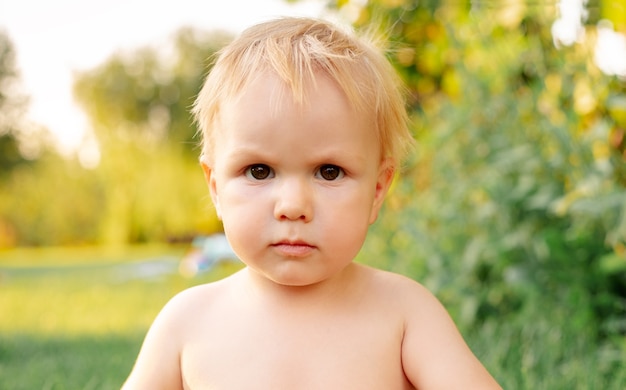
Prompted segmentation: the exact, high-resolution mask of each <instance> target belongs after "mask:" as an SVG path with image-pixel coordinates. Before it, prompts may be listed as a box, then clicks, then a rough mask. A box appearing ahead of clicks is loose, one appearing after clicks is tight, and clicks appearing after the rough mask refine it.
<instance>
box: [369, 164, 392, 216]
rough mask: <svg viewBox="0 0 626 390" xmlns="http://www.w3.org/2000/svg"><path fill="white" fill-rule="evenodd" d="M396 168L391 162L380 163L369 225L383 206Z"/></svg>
mask: <svg viewBox="0 0 626 390" xmlns="http://www.w3.org/2000/svg"><path fill="white" fill-rule="evenodd" d="M395 173H396V168H395V165H394V163H393V160H391V159H390V158H386V159H384V160H383V161H381V162H380V165H379V166H378V176H377V178H376V189H375V192H374V203H373V204H372V211H371V213H370V219H369V223H370V224H373V223H374V222H375V221H376V218H378V212H379V211H380V208H381V207H382V205H383V201H384V200H385V196H386V195H387V191H389V187H390V186H391V183H392V182H393V178H394V174H395Z"/></svg>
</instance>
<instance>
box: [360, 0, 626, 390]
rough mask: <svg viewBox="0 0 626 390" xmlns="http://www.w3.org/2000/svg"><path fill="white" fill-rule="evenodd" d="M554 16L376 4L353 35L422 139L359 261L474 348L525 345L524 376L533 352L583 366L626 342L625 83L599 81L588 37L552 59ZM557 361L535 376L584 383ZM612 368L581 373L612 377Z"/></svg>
mask: <svg viewBox="0 0 626 390" xmlns="http://www.w3.org/2000/svg"><path fill="white" fill-rule="evenodd" d="M470 7H471V8H470ZM555 16H556V13H555V8H554V6H553V5H551V4H544V3H524V2H514V3H510V2H477V3H473V4H472V5H470V4H469V3H468V4H465V3H462V2H461V3H459V2H442V3H439V2H415V1H384V0H378V1H374V0H372V1H369V2H368V3H367V5H366V6H365V7H364V8H363V9H362V12H361V16H360V18H359V19H358V20H357V21H356V24H357V26H358V27H359V28H368V29H369V28H371V25H372V24H374V25H376V26H378V28H379V29H380V30H381V31H383V32H384V33H385V34H386V35H387V36H388V38H389V40H390V44H389V46H390V48H391V50H390V59H391V60H392V62H393V63H394V64H395V65H396V68H397V69H398V71H399V73H400V74H401V75H402V77H403V78H404V79H405V81H406V83H407V86H408V89H409V92H410V95H409V96H410V105H411V108H412V110H413V113H414V115H413V118H414V120H415V124H416V126H415V132H416V138H417V140H418V147H417V150H416V154H415V155H414V156H413V157H412V160H411V161H409V163H408V164H407V167H406V170H405V171H404V173H403V175H402V176H401V178H400V179H399V180H398V183H396V186H395V188H394V192H393V193H392V195H391V196H390V198H389V199H388V203H387V205H386V208H385V210H384V212H383V215H382V218H381V220H380V221H379V222H378V223H377V225H375V226H374V229H373V230H374V231H373V232H372V234H371V235H370V238H369V241H368V242H367V243H366V248H365V250H364V251H363V254H362V259H363V261H367V262H371V263H373V264H375V265H379V266H382V267H384V268H388V269H392V270H395V271H398V272H401V273H405V274H408V275H410V276H412V277H414V278H416V279H417V280H420V281H422V282H423V283H424V284H425V285H426V286H427V287H429V288H430V289H431V290H433V291H434V292H435V293H436V294H437V295H438V296H439V297H440V298H441V299H442V300H443V301H444V303H445V304H446V306H447V307H448V308H449V309H450V311H451V313H452V315H453V316H454V317H455V319H456V320H457V322H458V323H459V325H460V326H461V328H462V329H463V330H465V331H467V332H468V333H469V334H471V335H473V336H474V337H491V338H492V339H493V338H494V337H495V338H497V339H498V340H501V339H502V338H506V337H516V338H517V339H520V338H521V339H522V340H524V339H525V337H526V336H524V335H525V334H532V333H533V332H536V333H535V335H534V336H533V337H536V338H537V339H536V340H530V341H529V342H532V343H533V345H532V346H529V347H528V348H529V349H528V350H527V351H525V352H520V354H519V355H518V357H517V358H516V359H518V361H516V363H518V364H521V365H522V366H523V365H524V364H526V363H525V362H526V360H527V359H530V361H539V360H541V358H540V357H537V356H533V355H536V354H537V352H536V351H534V350H533V348H539V347H538V346H537V345H536V344H537V343H538V342H539V341H538V340H542V342H546V343H547V342H548V341H549V340H553V341H554V340H557V341H558V340H560V341H558V342H557V341H554V342H552V341H550V345H551V346H552V347H553V348H556V349H558V348H560V346H559V342H565V343H567V342H568V341H569V342H577V344H576V345H574V346H572V350H578V351H579V352H580V353H583V351H586V352H584V353H594V352H592V351H593V350H594V349H595V348H597V345H600V346H601V348H600V349H601V350H603V349H606V350H609V351H612V350H614V349H615V348H624V346H623V342H622V341H621V340H622V339H623V335H624V334H626V325H625V324H626V188H625V186H626V180H625V178H626V176H625V172H626V171H625V169H626V154H624V145H625V144H624V121H623V112H626V111H625V110H624V105H623V99H624V98H626V84H625V83H624V81H621V80H619V79H616V78H614V77H609V76H605V75H603V74H602V73H601V72H600V71H599V70H598V69H597V68H596V67H595V65H594V64H593V62H592V58H593V47H592V43H593V39H589V40H587V41H585V42H582V43H578V44H576V45H574V46H571V47H562V48H560V49H557V48H556V47H555V45H554V43H553V38H552V36H551V31H550V28H551V23H552V22H553V20H554V18H555ZM596 18H597V14H596ZM596 21H597V19H595V20H594V19H590V20H589V21H588V23H590V24H589V25H587V26H586V33H587V36H588V37H594V36H595V27H594V26H593V25H591V23H595V22H596ZM500 323H507V324H508V325H506V326H505V325H495V324H500ZM553 328H554V329H562V331H559V332H558V334H557V335H554V334H551V332H553V331H552V330H551V329H553ZM472 329H474V330H475V331H470V330H472ZM489 329H491V330H489ZM491 331H497V333H496V334H495V335H489V336H487V334H488V333H489V332H491ZM482 332H485V335H483V336H481V335H482ZM499 333H502V334H499ZM561 337H562V339H561ZM550 338H552V339H550ZM620 346H621V347H620ZM494 348H499V347H498V346H494ZM544 352H545V351H544ZM616 353H617V354H618V355H619V353H620V352H619V350H618V352H616ZM622 353H623V350H622ZM498 356H499V358H502V355H498ZM537 359H539V360H537ZM564 359H566V357H565V356H562V355H560V354H559V353H556V352H554V353H552V355H551V357H549V358H548V359H546V361H545V363H537V364H539V365H540V366H541V365H542V364H549V365H551V366H552V367H553V368H556V367H558V369H559V370H560V369H563V370H566V372H567V375H570V374H572V373H573V371H576V370H577V369H581V367H578V368H576V367H577V366H572V367H565V365H566V363H565V362H564ZM614 360H615V359H613V360H611V359H609V358H607V359H605V360H602V359H599V360H598V361H596V362H594V363H593V364H592V365H593V366H594V367H597V368H598V369H599V370H600V371H602V372H606V373H607V375H609V374H610V373H613V372H614V370H615V369H616V368H615V366H616V364H615V362H614ZM493 364H494V367H497V366H498V364H499V363H498V362H497V360H493ZM504 364H507V363H504ZM533 364H534V363H533ZM507 365H508V364H507ZM528 369H534V367H533V365H530V366H529V368H528ZM495 370H496V371H498V369H497V368H496V369H495ZM587 372H588V371H587ZM548 373H549V371H546V375H547V374H548ZM524 375H526V374H525V373H524V374H523V375H522V377H524ZM621 378H622V380H623V376H622V377H621ZM518 379H519V380H515V381H511V382H509V386H510V387H513V388H518V387H519V386H520V385H521V384H527V385H528V386H522V388H537V387H539V388H556V387H552V386H545V385H542V386H539V384H540V383H547V382H532V381H523V380H521V378H518ZM505 383H506V382H505ZM572 383H573V382H572ZM617 383H619V382H617ZM589 384H593V386H592V387H593V388H595V387H596V386H598V388H605V386H603V385H602V382H589ZM568 388H571V387H568ZM615 388H617V387H615Z"/></svg>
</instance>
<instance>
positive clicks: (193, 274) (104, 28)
mask: <svg viewBox="0 0 626 390" xmlns="http://www.w3.org/2000/svg"><path fill="white" fill-rule="evenodd" d="M198 3H199V2H196V3H193V2H190V1H186V0H185V1H182V0H181V1H177V2H175V3H174V2H156V3H155V2H147V1H142V0H135V1H128V2H122V1H109V2H106V3H104V2H99V1H95V0H93V1H86V2H85V1H83V2H79V1H72V0H63V1H61V2H59V3H56V2H55V3H54V4H52V3H50V4H49V3H47V2H43V1H35V0H28V1H23V2H17V1H14V2H4V3H2V4H0V388H3V389H39V388H42V389H43V388H45V389H64V388H72V389H77V388H80V389H106V388H119V387H120V385H121V384H122V382H123V380H124V379H125V378H126V376H127V375H128V373H129V371H130V368H131V366H132V364H133V362H134V359H135V357H136V355H137V352H138V349H139V346H140V344H141V341H142V339H143V336H144V334H145V332H146V330H147V328H148V326H149V325H150V323H151V321H152V320H153V318H154V316H155V315H156V313H157V312H158V310H159V309H160V308H161V307H162V306H163V304H164V303H165V302H166V301H167V300H168V299H169V298H170V297H171V296H172V295H174V294H175V293H177V292H178V291H180V290H182V289H184V288H186V287H189V286H191V285H194V284H199V283H205V282H208V281H212V280H216V279H219V278H222V277H224V276H226V275H228V274H230V273H232V272H234V271H236V270H237V269H239V268H240V267H241V264H240V263H239V262H238V261H237V260H236V259H233V256H230V255H229V251H228V248H227V245H226V247H225V246H224V241H223V236H221V225H220V224H219V221H217V219H216V217H215V214H214V212H213V209H212V206H211V204H210V200H209V198H208V193H207V191H206V188H205V184H204V181H203V177H202V173H201V170H200V168H199V167H198V162H197V161H198V154H199V149H198V141H199V140H198V138H197V137H196V136H195V131H196V130H195V127H194V125H193V124H192V122H191V118H190V115H189V107H190V105H191V104H192V102H193V100H194V96H195V95H196V93H197V92H198V90H199V88H200V84H201V82H202V78H203V76H204V75H205V74H206V72H207V71H208V69H209V67H210V61H209V57H210V55H211V54H212V53H214V52H215V51H216V50H218V49H219V48H220V47H221V46H223V45H224V44H225V43H227V42H228V41H229V40H231V39H232V38H233V37H234V36H236V34H237V33H238V32H239V31H241V29H243V28H245V27H246V26H249V25H251V24H253V23H255V22H258V21H261V20H266V19H269V18H271V17H275V16H278V15H309V16H317V17H323V18H327V19H331V20H333V21H336V22H337V23H343V24H346V25H348V26H352V27H353V28H355V29H356V30H371V29H374V30H377V31H380V32H381V34H383V35H384V36H385V37H386V42H387V49H388V57H389V59H390V60H391V62H392V63H393V64H394V66H395V67H396V69H397V71H398V73H399V74H400V75H401V77H402V78H403V79H404V81H405V83H406V85H407V94H408V108H409V110H410V112H411V116H412V129H413V131H414V134H415V138H416V139H417V141H418V146H417V148H416V150H415V151H414V153H412V154H411V156H410V157H409V160H408V161H407V162H406V164H405V167H404V169H403V171H402V173H401V174H400V175H399V177H398V178H397V180H396V183H395V185H394V187H393V190H392V193H391V194H390V195H389V197H388V200H387V203H386V205H385V206H384V209H383V212H382V214H381V217H380V219H379V221H378V222H377V223H376V224H375V225H374V226H373V227H372V229H371V230H372V231H371V233H370V236H369V237H368V240H367V242H366V244H365V246H364V248H363V250H362V252H361V253H360V254H359V257H358V259H357V260H358V261H360V262H363V263H367V264H371V265H373V266H377V267H380V268H383V269H387V270H392V271H395V272H398V273H402V274H405V275H407V276H410V277H412V278H414V279H416V280H418V281H420V282H421V283H423V284H424V285H426V286H427V287H428V288H429V289H430V290H431V291H433V292H434V293H435V294H436V295H437V296H438V297H439V298H440V299H441V300H442V302H443V303H444V304H445V305H446V307H447V308H448V309H449V311H450V313H451V315H452V316H453V317H454V319H455V321H456V322H457V324H458V325H459V328H460V330H461V331H462V333H463V335H464V336H465V338H466V340H467V341H468V343H469V344H470V346H471V347H472V349H473V350H474V352H475V353H476V354H477V355H478V357H479V358H480V359H481V360H482V361H483V363H484V364H485V365H486V366H487V368H488V369H489V370H490V371H491V372H492V373H493V374H494V376H495V377H496V378H497V379H498V381H499V382H500V383H501V384H502V385H503V387H504V388H510V389H527V388H529V389H530V388H532V389H623V388H624V387H626V358H624V357H625V356H626V140H625V139H624V138H625V132H626V4H624V2H623V1H620V0H613V1H609V0H589V1H582V0H569V1H567V0H561V1H557V0H540V1H522V0H520V1H508V0H507V1H504V0H502V1H501V0H484V1H480V0H479V1H471V2H469V1H429V0H426V1H417V0H369V1H367V0H309V1H305V0H302V1H289V2H287V1H281V0H275V1H270V0H264V1H244V0H239V1H232V2H227V3H228V4H230V5H225V4H226V3H224V4H222V2H213V1H207V2H202V3H203V4H202V5H200V4H198ZM231 3H232V4H231Z"/></svg>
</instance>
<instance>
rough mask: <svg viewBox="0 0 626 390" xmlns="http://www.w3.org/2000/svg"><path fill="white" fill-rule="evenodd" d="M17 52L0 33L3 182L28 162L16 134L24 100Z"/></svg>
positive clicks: (0, 171)
mask: <svg viewBox="0 0 626 390" xmlns="http://www.w3.org/2000/svg"><path fill="white" fill-rule="evenodd" d="M18 81H19V77H18V73H17V68H16V64H15V51H14V49H13V44H12V43H11V40H10V39H9V36H8V35H7V34H6V33H5V32H4V31H2V30H0V181H1V180H3V178H6V175H7V174H8V173H9V172H10V171H11V170H12V169H13V168H15V167H16V166H18V165H20V164H23V163H25V162H27V161H28V160H27V159H26V158H24V156H23V155H22V153H21V152H20V148H19V142H18V140H17V132H18V127H19V122H20V118H21V116H22V115H23V108H24V105H25V103H26V99H25V97H24V96H21V95H20V94H19V91H18Z"/></svg>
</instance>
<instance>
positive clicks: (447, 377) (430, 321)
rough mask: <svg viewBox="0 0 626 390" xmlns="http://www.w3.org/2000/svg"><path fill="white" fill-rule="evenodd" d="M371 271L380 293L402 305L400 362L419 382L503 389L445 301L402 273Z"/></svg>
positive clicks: (431, 385) (421, 385) (429, 386)
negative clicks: (475, 350) (470, 347)
mask: <svg viewBox="0 0 626 390" xmlns="http://www.w3.org/2000/svg"><path fill="white" fill-rule="evenodd" d="M368 272H370V273H371V275H372V280H373V281H374V283H373V284H374V286H375V287H374V288H375V289H376V290H378V293H380V294H382V295H384V296H385V299H386V300H388V301H390V302H394V304H397V309H398V310H400V311H402V316H403V318H404V337H403V341H402V365H403V369H404V372H405V375H406V376H407V378H408V379H409V381H411V383H412V384H413V385H414V386H415V387H416V388H419V389H442V388H445V389H456V388H459V389H461V388H471V389H500V386H499V385H498V384H497V382H496V381H495V380H494V379H493V377H492V376H491V375H490V374H489V373H488V372H487V370H486V369H485V368H484V367H483V365H482V364H481V363H480V361H479V360H478V359H477V358H476V356H475V355H474V354H473V353H472V351H471V350H470V349H469V347H468V346H467V344H466V343H465V341H464V340H463V337H462V336H461V334H460V333H459V331H458V329H457V327H456V325H455V324H454V322H453V321H452V319H451V318H450V315H449V314H448V312H447V311H446V309H445V308H444V307H443V305H442V304H441V302H440V301H439V300H438V299H437V298H436V297H435V296H434V295H433V294H432V293H431V292H430V291H429V290H428V289H427V288H426V287H424V286H423V285H421V284H420V283H418V282H416V281H414V280H412V279H410V278H407V277H405V276H402V275H398V274H394V273H390V272H385V271H379V270H369V271H368Z"/></svg>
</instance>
